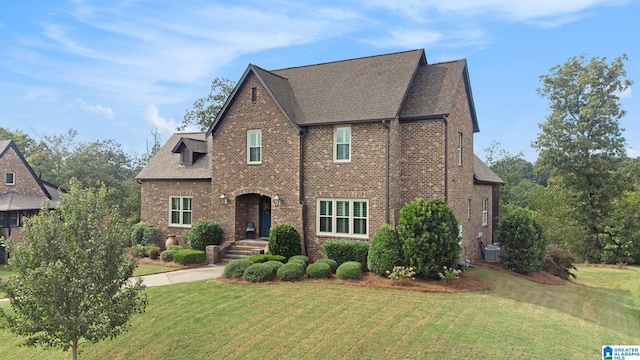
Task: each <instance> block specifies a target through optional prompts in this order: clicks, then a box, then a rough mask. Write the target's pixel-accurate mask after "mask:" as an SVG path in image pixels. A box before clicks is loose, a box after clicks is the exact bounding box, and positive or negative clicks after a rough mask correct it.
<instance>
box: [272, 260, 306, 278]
mask: <svg viewBox="0 0 640 360" xmlns="http://www.w3.org/2000/svg"><path fill="white" fill-rule="evenodd" d="M304 273H305V271H304V267H303V266H302V264H301V263H300V262H298V261H294V262H292V263H286V264H284V265H282V266H280V268H279V269H278V271H277V272H276V276H278V279H280V280H282V281H296V280H300V279H302V277H303V276H304Z"/></svg>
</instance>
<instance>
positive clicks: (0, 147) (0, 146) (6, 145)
mask: <svg viewBox="0 0 640 360" xmlns="http://www.w3.org/2000/svg"><path fill="white" fill-rule="evenodd" d="M9 149H13V151H15V153H16V154H17V155H18V158H19V159H20V161H21V162H22V164H24V166H25V168H27V170H28V171H29V174H31V176H32V177H33V179H34V180H35V181H36V183H37V184H38V186H39V187H40V189H41V190H42V193H43V194H44V195H45V196H46V197H47V199H49V200H57V199H55V198H53V196H52V195H51V193H50V192H49V187H47V186H45V182H44V181H42V180H41V179H40V178H39V177H38V176H37V175H36V173H35V171H33V169H32V168H31V166H30V165H29V163H28V162H27V160H26V159H25V158H24V156H22V153H21V152H20V150H18V147H17V146H16V144H15V143H14V142H13V140H0V161H1V160H2V157H3V156H4V155H5V153H6V152H7V151H8V150H9ZM47 184H48V183H47ZM50 185H51V184H50ZM52 187H53V186H52ZM56 193H57V191H56ZM36 209H38V208H36Z"/></svg>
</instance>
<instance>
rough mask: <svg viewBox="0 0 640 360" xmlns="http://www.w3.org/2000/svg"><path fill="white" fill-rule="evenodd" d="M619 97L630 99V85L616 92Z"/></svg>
mask: <svg viewBox="0 0 640 360" xmlns="http://www.w3.org/2000/svg"><path fill="white" fill-rule="evenodd" d="M618 97H619V98H620V99H631V98H632V97H633V95H632V94H631V86H629V87H628V88H627V89H626V90H625V91H623V92H621V93H619V94H618Z"/></svg>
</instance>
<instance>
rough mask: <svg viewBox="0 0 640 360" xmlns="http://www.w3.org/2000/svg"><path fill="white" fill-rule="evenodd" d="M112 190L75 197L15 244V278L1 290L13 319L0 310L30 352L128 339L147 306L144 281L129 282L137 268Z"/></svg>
mask: <svg viewBox="0 0 640 360" xmlns="http://www.w3.org/2000/svg"><path fill="white" fill-rule="evenodd" d="M106 196H107V190H106V188H105V187H104V186H102V187H100V188H99V189H94V188H88V189H81V188H80V186H79V183H78V182H77V181H72V182H71V189H70V191H69V193H67V194H63V196H62V204H61V205H60V206H59V207H58V208H57V209H56V210H53V211H41V212H40V213H39V214H38V215H37V216H34V217H32V218H30V219H28V220H27V221H26V222H25V226H24V228H23V231H24V235H25V238H26V241H25V242H23V243H18V244H10V251H11V253H12V258H11V260H10V266H11V269H12V270H13V271H14V273H15V276H13V277H10V278H7V279H5V280H4V281H3V282H2V290H3V291H4V292H5V293H6V295H7V297H8V298H9V299H10V300H11V307H12V308H13V312H8V311H5V310H4V309H1V308H0V318H2V319H3V320H4V321H3V323H4V325H5V326H6V327H7V328H8V329H9V330H10V331H12V332H13V333H15V334H17V335H22V336H26V337H27V340H26V344H27V345H30V346H34V345H42V346H45V347H55V348H62V349H63V350H68V349H69V348H71V350H72V357H73V359H74V360H75V359H77V351H78V342H79V340H80V339H82V338H84V339H86V340H89V341H91V342H98V341H101V340H103V339H106V338H113V337H115V336H117V335H118V334H120V333H122V332H123V331H125V330H126V329H127V327H128V325H127V322H128V321H129V319H130V318H131V316H132V315H133V314H135V313H142V312H144V310H145V308H146V304H147V298H146V294H145V293H144V285H143V284H142V279H140V278H138V279H137V280H136V281H132V282H130V281H129V280H128V279H129V278H130V277H131V276H132V275H133V270H134V269H135V267H136V263H135V262H134V261H132V260H130V259H128V258H127V256H126V252H125V250H126V244H127V238H128V232H129V231H128V227H127V226H125V224H124V222H123V220H122V218H121V217H120V216H119V215H118V213H117V212H115V211H114V210H113V209H112V208H109V207H108V205H107V202H106Z"/></svg>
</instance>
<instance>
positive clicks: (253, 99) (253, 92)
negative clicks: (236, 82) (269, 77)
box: [251, 87, 258, 102]
mask: <svg viewBox="0 0 640 360" xmlns="http://www.w3.org/2000/svg"><path fill="white" fill-rule="evenodd" d="M256 101H258V88H257V87H252V88H251V102H256Z"/></svg>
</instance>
